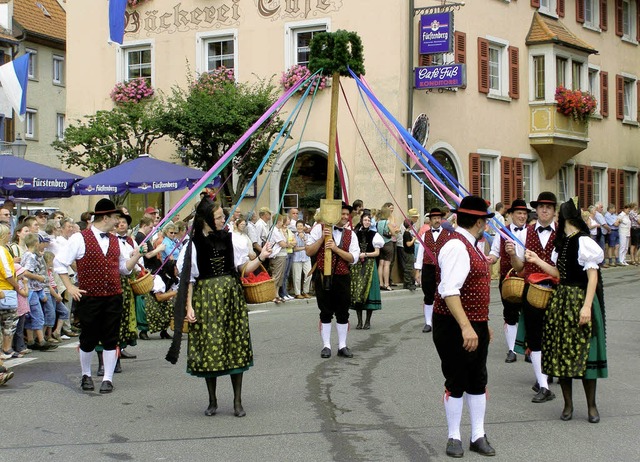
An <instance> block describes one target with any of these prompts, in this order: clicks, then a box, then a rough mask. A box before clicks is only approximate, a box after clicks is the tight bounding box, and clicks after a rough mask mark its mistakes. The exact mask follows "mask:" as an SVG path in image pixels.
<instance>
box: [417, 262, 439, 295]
mask: <svg viewBox="0 0 640 462" xmlns="http://www.w3.org/2000/svg"><path fill="white" fill-rule="evenodd" d="M420 285H421V286H422V293H423V294H424V304H425V305H433V301H434V300H435V297H436V289H437V287H436V265H427V264H423V265H422V274H421V276H420Z"/></svg>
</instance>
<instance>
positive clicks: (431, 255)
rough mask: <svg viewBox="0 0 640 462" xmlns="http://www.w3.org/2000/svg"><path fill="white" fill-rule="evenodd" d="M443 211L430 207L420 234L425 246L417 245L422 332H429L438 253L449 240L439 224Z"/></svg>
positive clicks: (416, 265) (445, 231)
mask: <svg viewBox="0 0 640 462" xmlns="http://www.w3.org/2000/svg"><path fill="white" fill-rule="evenodd" d="M443 217H444V213H443V212H442V210H440V209H439V208H432V209H431V211H430V212H429V224H430V226H431V227H430V228H428V229H427V230H426V231H425V233H424V234H423V235H422V236H421V238H422V241H423V242H424V245H425V246H426V247H427V249H426V250H425V248H424V247H423V246H422V245H419V246H418V253H417V254H416V262H415V265H414V268H415V269H416V270H417V271H419V272H420V285H421V286H422V293H423V294H424V305H423V311H424V327H423V328H422V332H431V329H432V327H431V325H432V322H431V319H432V317H433V301H434V299H435V296H436V264H437V259H438V253H439V252H440V249H441V248H442V246H443V245H444V244H445V243H446V242H447V241H448V240H449V233H450V231H447V230H446V229H444V228H442V227H441V226H440V224H441V222H442V218H443Z"/></svg>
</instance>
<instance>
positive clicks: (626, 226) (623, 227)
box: [618, 212, 631, 237]
mask: <svg viewBox="0 0 640 462" xmlns="http://www.w3.org/2000/svg"><path fill="white" fill-rule="evenodd" d="M618 220H620V223H619V224H618V234H619V235H620V236H626V237H629V236H631V219H630V218H629V215H627V214H626V213H624V212H620V214H619V215H618Z"/></svg>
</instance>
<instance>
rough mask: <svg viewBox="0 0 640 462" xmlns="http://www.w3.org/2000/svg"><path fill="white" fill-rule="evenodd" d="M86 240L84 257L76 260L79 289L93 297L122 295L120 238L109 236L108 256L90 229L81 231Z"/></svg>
mask: <svg viewBox="0 0 640 462" xmlns="http://www.w3.org/2000/svg"><path fill="white" fill-rule="evenodd" d="M81 233H82V237H83V238H84V246H85V252H84V256H83V257H82V258H80V259H79V260H76V265H77V269H78V287H79V288H80V289H82V290H86V291H87V293H86V295H88V296H91V297H106V296H110V295H118V294H121V293H122V287H120V269H119V266H120V245H119V244H118V238H117V237H115V236H114V235H113V234H109V248H108V249H107V255H104V254H103V253H102V249H101V248H100V244H98V240H97V239H96V237H95V235H94V234H93V231H91V229H90V228H87V229H85V230H84V231H81Z"/></svg>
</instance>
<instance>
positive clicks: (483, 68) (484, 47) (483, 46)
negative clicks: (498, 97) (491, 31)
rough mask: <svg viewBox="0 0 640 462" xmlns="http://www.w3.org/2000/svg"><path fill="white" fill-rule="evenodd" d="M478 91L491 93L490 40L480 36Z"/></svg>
mask: <svg viewBox="0 0 640 462" xmlns="http://www.w3.org/2000/svg"><path fill="white" fill-rule="evenodd" d="M478 91H479V92H480V93H489V41H488V40H487V39H483V38H480V37H478Z"/></svg>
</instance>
